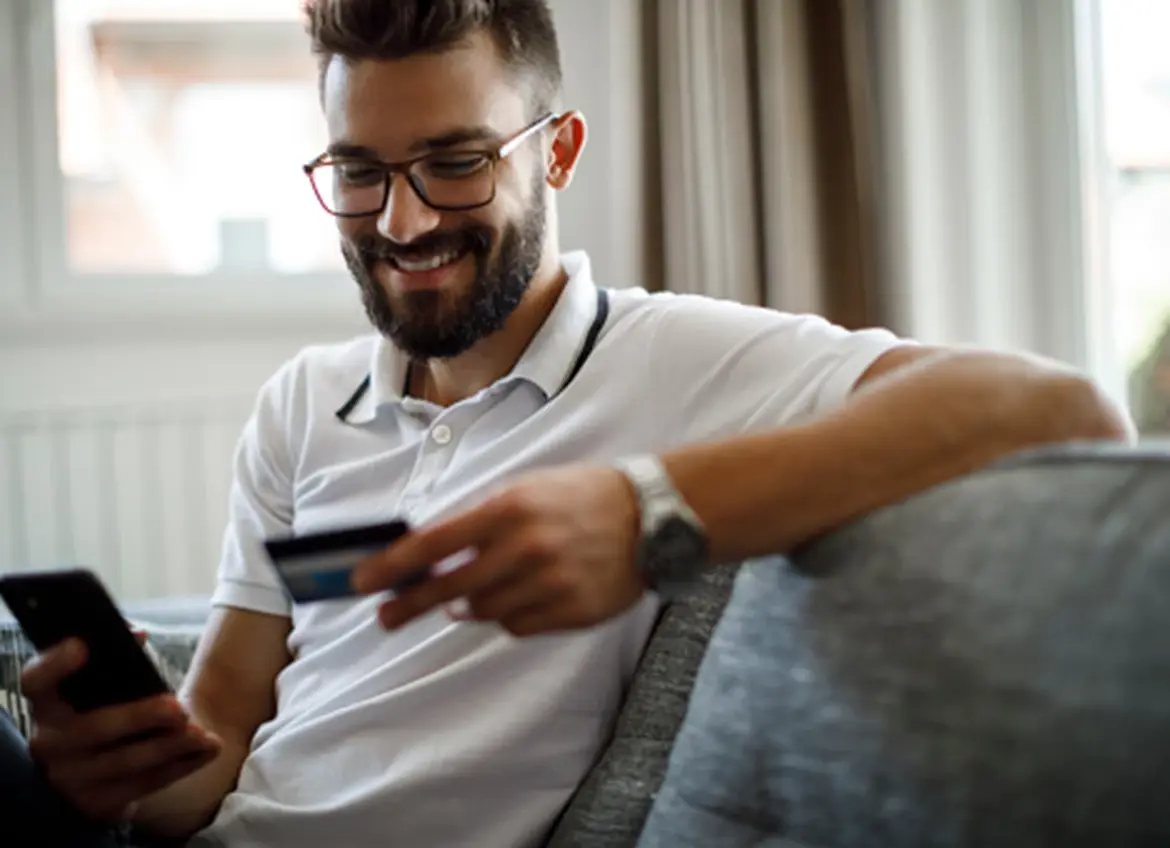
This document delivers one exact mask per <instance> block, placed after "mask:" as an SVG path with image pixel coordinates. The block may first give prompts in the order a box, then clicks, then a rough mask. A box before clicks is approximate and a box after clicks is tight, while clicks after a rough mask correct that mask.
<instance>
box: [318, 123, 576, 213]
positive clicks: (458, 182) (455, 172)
mask: <svg viewBox="0 0 1170 848" xmlns="http://www.w3.org/2000/svg"><path fill="white" fill-rule="evenodd" d="M557 117H558V116H557V115H556V114H554V113H550V114H547V115H545V116H544V117H542V118H540V119H539V120H537V121H535V122H534V123H531V124H529V125H528V126H526V127H525V128H524V129H522V130H520V132H518V133H516V134H515V135H513V136H511V137H510V138H506V139H504V141H502V142H500V144H499V145H498V146H496V147H494V148H492V149H488V150H452V151H442V152H437V153H428V154H426V155H424V156H419V157H418V158H416V159H410V160H408V161H406V162H393V163H391V162H379V161H377V160H375V159H363V158H361V157H351V156H336V155H333V154H330V153H323V154H321V155H320V156H318V157H317V158H316V159H314V160H313V161H312V162H310V163H309V164H307V165H305V166H304V170H305V174H306V175H307V176H308V178H309V182H310V183H311V184H312V186H313V193H314V194H316V195H317V200H318V201H320V203H321V206H322V207H324V209H325V211H326V212H328V213H329V214H330V215H336V216H337V217H339V218H362V217H365V216H366V215H379V214H381V213H382V210H383V209H385V208H386V203H387V202H388V201H389V199H390V186H391V184H392V182H393V180H394V175H395V174H402V175H403V176H404V177H406V181H407V182H408V183H410V187H411V188H412V189H414V193H415V194H417V195H418V198H419V200H421V201H422V202H423V203H425V204H426V205H427V206H430V207H431V208H432V209H438V210H440V211H443V212H466V211H467V210H469V209H478V208H479V207H481V206H487V205H488V204H489V203H491V202H492V201H493V200H494V199H495V197H496V165H497V164H499V162H500V160H501V159H504V158H505V157H507V156H510V155H511V154H512V153H514V152H515V151H516V149H517V148H518V147H519V146H520V145H521V144H523V143H524V141H525V140H526V139H528V138H529V137H530V136H532V135H534V134H536V133H538V132H540V131H541V130H542V129H544V128H545V127H547V126H548V125H549V124H550V123H552V122H553V121H554V120H556V118H557Z"/></svg>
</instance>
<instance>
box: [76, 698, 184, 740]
mask: <svg viewBox="0 0 1170 848" xmlns="http://www.w3.org/2000/svg"><path fill="white" fill-rule="evenodd" d="M189 721H190V718H189V716H188V715H187V711H186V710H184V709H183V705H182V704H180V703H179V702H178V701H177V700H176V699H175V697H174V696H173V695H156V696H154V697H152V698H144V699H142V700H140V701H135V702H134V703H131V704H117V705H115V706H112V707H104V708H102V709H98V710H93V711H92V712H88V713H84V714H82V715H79V716H78V717H77V719H76V720H75V721H74V722H73V723H72V724H71V725H70V726H69V729H68V730H69V736H70V739H71V740H72V744H73V745H74V746H75V747H77V748H80V749H85V750H101V749H103V748H108V747H111V746H114V745H118V744H119V743H122V742H125V741H126V740H128V739H131V738H133V737H135V736H141V735H143V734H146V733H152V732H165V731H167V730H177V729H179V728H182V727H184V726H185V725H186V724H187V723H188V722H189Z"/></svg>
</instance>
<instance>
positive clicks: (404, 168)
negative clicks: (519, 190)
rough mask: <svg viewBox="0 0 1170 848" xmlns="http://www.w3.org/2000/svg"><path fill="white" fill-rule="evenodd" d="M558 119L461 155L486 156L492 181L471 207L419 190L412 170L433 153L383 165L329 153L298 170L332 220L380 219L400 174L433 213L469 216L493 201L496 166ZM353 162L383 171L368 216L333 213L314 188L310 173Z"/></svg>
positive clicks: (546, 118) (554, 115)
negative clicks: (444, 203) (379, 201)
mask: <svg viewBox="0 0 1170 848" xmlns="http://www.w3.org/2000/svg"><path fill="white" fill-rule="evenodd" d="M559 117H560V115H559V114H557V113H556V112H549V113H548V114H546V115H543V116H542V117H540V118H537V119H536V120H535V121H533V122H532V123H531V124H529V125H528V126H526V127H524V128H523V129H522V130H520V131H519V132H517V133H515V134H514V135H511V136H509V137H508V138H506V139H504V140H503V141H501V142H500V143H499V144H497V145H496V146H494V147H491V148H488V149H486V150H485V149H472V148H469V149H467V150H465V151H463V152H465V153H479V154H482V155H484V156H486V157H487V167H488V168H490V169H491V179H492V193H491V195H490V196H489V197H488V199H487V200H485V201H483V202H482V203H473V204H470V205H467V206H442V205H437V204H435V203H432V202H431V201H430V200H428V199H427V196H426V192H424V191H423V188H422V186H420V185H419V181H418V179H417V178H416V177H415V175H414V173H413V171H412V169H413V168H414V166H415V165H417V164H418V163H419V162H425V161H426V160H427V159H430V158H431V157H432V156H435V155H436V151H431V152H430V153H424V154H422V155H421V156H416V157H414V158H413V159H406V160H403V161H401V162H382V161H380V160H377V159H363V158H361V157H358V156H334V155H333V154H331V153H322V154H321V155H320V156H318V157H317V158H316V159H314V160H313V161H312V162H309V163H308V164H306V165H302V166H301V167H302V169H303V170H304V172H305V176H306V177H308V179H309V185H310V186H311V187H312V189H313V194H314V195H315V196H316V198H317V202H318V203H320V204H321V208H322V209H324V210H325V211H326V212H328V213H329V214H330V215H332V216H334V217H335V218H368V217H370V216H371V215H381V214H382V213H383V212H385V211H386V204H388V203H389V202H390V189H391V187H392V186H391V184H392V182H393V180H394V175H395V174H401V175H402V176H404V177H405V178H406V182H407V184H409V185H410V188H411V190H412V191H413V192H414V193H415V196H416V197H418V199H419V200H421V201H422V202H423V203H424V204H426V205H427V206H429V207H430V208H431V209H434V210H436V211H438V212H469V211H471V210H473V209H482V208H483V207H484V206H487V205H488V204H489V203H491V202H492V201H493V200H495V199H496V166H497V165H499V163H500V162H501V161H502V160H503V159H506V158H507V157H508V156H511V155H512V154H513V153H515V152H516V150H517V148H519V147H520V145H521V144H523V143H524V142H525V141H527V140H528V139H529V138H530V137H531V136H533V135H535V134H536V133H538V132H540V131H541V130H543V129H544V128H545V127H547V126H548V125H549V124H551V123H552V122H553V121H555V120H557V119H558V118H559ZM354 161H356V162H362V163H364V164H367V165H370V166H371V167H374V168H377V169H378V170H380V171H382V177H383V181H382V204H381V205H380V206H379V207H378V208H377V209H374V210H371V211H369V212H334V211H333V210H332V209H330V208H329V205H328V204H327V203H326V202H325V198H323V197H322V196H321V191H320V189H318V188H317V181H316V180H315V179H313V172H314V171H316V170H317V169H318V168H320V167H323V166H325V165H333V164H336V163H338V162H354Z"/></svg>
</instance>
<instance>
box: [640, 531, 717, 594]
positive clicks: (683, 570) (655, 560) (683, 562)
mask: <svg viewBox="0 0 1170 848" xmlns="http://www.w3.org/2000/svg"><path fill="white" fill-rule="evenodd" d="M706 559H707V539H706V537H705V536H704V535H703V533H702V532H701V531H700V530H699V529H698V528H696V527H694V526H692V525H691V524H690V523H689V522H688V521H686V520H685V519H683V518H681V517H679V516H671V517H670V518H668V519H666V520H665V521H664V522H663V523H662V524H661V525H660V526H659V527H658V530H657V531H656V532H655V533H654V536H653V537H652V538H651V539H649V540H648V544H647V550H646V571H647V573H648V576H649V577H650V579H651V581H652V582H653V583H654V584H655V585H658V584H660V583H663V582H666V583H683V582H689V581H692V580H694V579H695V578H696V577H697V576H698V574H699V572H700V571H701V570H702V569H703V566H704V565H706Z"/></svg>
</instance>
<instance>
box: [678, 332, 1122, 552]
mask: <svg viewBox="0 0 1170 848" xmlns="http://www.w3.org/2000/svg"><path fill="white" fill-rule="evenodd" d="M1130 432H1131V431H1130V425H1129V423H1128V421H1127V420H1126V419H1125V417H1124V415H1123V414H1122V413H1120V412H1119V411H1118V410H1117V409H1116V408H1115V407H1114V406H1112V405H1111V404H1110V403H1108V402H1107V401H1106V400H1104V398H1102V396H1101V395H1100V393H1099V392H1098V391H1097V390H1096V389H1095V388H1094V387H1093V386H1092V385H1091V384H1090V383H1088V382H1087V381H1086V380H1084V379H1083V378H1081V377H1079V376H1077V375H1075V374H1072V373H1069V372H1065V371H1061V370H1057V369H1054V368H1052V367H1050V366H1049V365H1047V364H1045V363H1041V362H1038V361H1034V360H1028V359H1022V358H1018V357H1012V356H997V355H992V354H966V353H952V354H943V355H940V356H939V357H937V358H935V359H933V360H927V361H924V362H921V363H916V364H914V365H911V366H908V367H906V368H905V369H903V370H902V371H899V372H896V373H894V374H892V375H890V376H889V377H887V378H884V379H882V380H880V381H878V383H877V384H876V385H874V386H873V387H872V388H870V389H866V390H863V391H861V392H859V393H856V394H855V395H854V396H853V398H852V399H851V400H850V401H849V403H848V404H846V406H845V407H844V408H843V409H841V410H839V411H837V412H835V413H833V414H831V415H829V416H827V417H825V418H823V419H820V420H818V421H815V422H811V423H808V424H804V425H800V426H796V427H791V428H786V429H782V430H778V431H774V432H769V433H764V434H760V435H752V436H746V437H742V438H738V439H734V440H731V441H727V442H722V443H718V444H709V445H699V446H693V447H689V448H685V449H683V450H680V451H677V452H675V453H672V454H669V455H667V456H665V457H664V461H665V463H666V466H667V468H668V469H669V471H670V473H671V476H672V478H673V479H674V481H675V483H676V485H677V486H678V488H679V489H680V491H681V492H682V494H683V496H684V497H685V498H686V500H687V501H688V503H689V504H690V505H691V506H692V508H694V509H695V511H696V512H697V513H698V514H699V516H700V517H701V518H702V520H703V521H704V523H705V525H706V526H707V529H708V531H709V533H710V535H711V542H712V552H711V553H712V559H713V561H715V562H733V561H739V560H742V559H745V558H748V557H754V556H764V555H767V554H772V553H783V552H786V551H789V550H791V549H792V548H794V547H796V546H798V545H800V544H801V543H803V542H805V541H808V540H809V539H811V538H814V537H816V536H818V535H820V534H821V533H824V532H825V531H827V530H830V529H832V528H834V527H837V526H839V525H841V524H843V523H846V522H848V521H850V520H853V519H855V518H858V517H860V516H862V515H865V514H866V513H868V512H871V511H872V510H874V509H877V508H879V507H881V506H885V505H887V504H890V503H894V502H896V501H899V500H901V499H903V498H905V497H907V496H909V495H911V494H914V493H916V492H919V491H921V490H923V489H927V488H929V487H931V486H933V485H936V484H938V483H941V482H944V481H946V480H949V479H952V478H955V477H959V476H961V475H963V474H967V473H969V472H972V471H974V470H976V469H978V468H980V467H983V466H985V465H987V464H989V463H991V462H993V461H995V460H996V459H998V458H1000V457H1003V456H1005V455H1007V454H1010V453H1014V452H1016V451H1019V450H1022V449H1024V448H1027V447H1031V446H1036V445H1041V444H1046V443H1052V442H1062V441H1073V440H1081V439H1114V440H1119V439H1125V438H1128V437H1129V435H1130Z"/></svg>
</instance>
